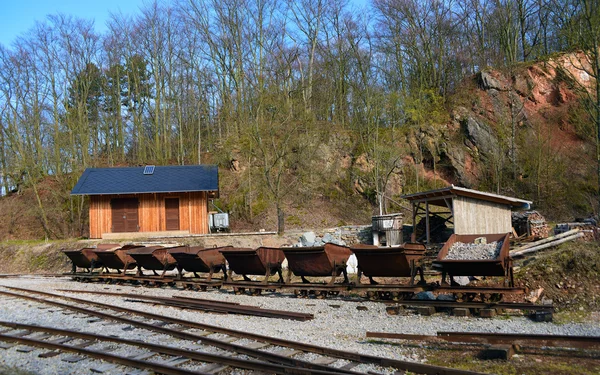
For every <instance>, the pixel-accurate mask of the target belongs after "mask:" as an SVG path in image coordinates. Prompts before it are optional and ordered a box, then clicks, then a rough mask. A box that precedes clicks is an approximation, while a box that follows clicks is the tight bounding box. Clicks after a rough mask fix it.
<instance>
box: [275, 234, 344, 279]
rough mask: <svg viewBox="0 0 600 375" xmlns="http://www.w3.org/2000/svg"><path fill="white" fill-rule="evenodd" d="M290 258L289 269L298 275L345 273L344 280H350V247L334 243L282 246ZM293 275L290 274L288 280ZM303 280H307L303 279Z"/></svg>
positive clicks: (288, 258) (320, 275)
mask: <svg viewBox="0 0 600 375" xmlns="http://www.w3.org/2000/svg"><path fill="white" fill-rule="evenodd" d="M282 250H283V253H284V254H285V257H286V259H287V260H288V268H289V271H290V272H292V273H293V274H294V275H296V276H301V277H305V276H316V277H324V276H332V279H331V281H330V283H333V281H334V280H335V277H336V276H339V275H340V274H342V273H344V281H345V282H348V277H347V274H346V264H347V262H348V258H349V257H350V255H352V252H351V251H350V248H348V247H346V246H341V245H335V244H332V243H326V244H325V246H318V247H289V248H282ZM290 277H291V275H290V274H288V281H289V279H290ZM303 281H305V280H304V279H303Z"/></svg>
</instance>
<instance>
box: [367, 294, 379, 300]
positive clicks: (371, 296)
mask: <svg viewBox="0 0 600 375" xmlns="http://www.w3.org/2000/svg"><path fill="white" fill-rule="evenodd" d="M367 298H368V299H370V300H371V301H375V300H376V299H377V292H367Z"/></svg>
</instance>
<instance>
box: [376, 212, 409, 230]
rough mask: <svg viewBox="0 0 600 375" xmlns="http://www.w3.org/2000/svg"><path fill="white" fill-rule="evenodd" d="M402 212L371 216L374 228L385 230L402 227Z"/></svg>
mask: <svg viewBox="0 0 600 375" xmlns="http://www.w3.org/2000/svg"><path fill="white" fill-rule="evenodd" d="M402 216H403V215H402V214H389V215H379V216H373V217H372V218H371V221H372V228H373V230H376V231H379V232H383V231H388V230H392V229H396V230H397V229H402Z"/></svg>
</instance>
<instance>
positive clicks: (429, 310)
mask: <svg viewBox="0 0 600 375" xmlns="http://www.w3.org/2000/svg"><path fill="white" fill-rule="evenodd" d="M417 313H418V314H419V315H424V316H430V315H433V314H435V307H433V306H417Z"/></svg>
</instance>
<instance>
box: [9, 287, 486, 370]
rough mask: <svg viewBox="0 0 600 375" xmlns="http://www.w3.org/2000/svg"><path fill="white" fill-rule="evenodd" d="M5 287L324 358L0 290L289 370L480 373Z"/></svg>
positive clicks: (13, 295) (17, 296) (10, 295)
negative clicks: (282, 352) (361, 366)
mask: <svg viewBox="0 0 600 375" xmlns="http://www.w3.org/2000/svg"><path fill="white" fill-rule="evenodd" d="M5 288H7V289H11V290H14V291H18V292H20V293H32V294H38V295H43V296H46V297H49V298H58V299H63V300H68V301H71V302H76V303H81V304H87V305H92V306H95V307H97V308H102V309H108V310H113V311H118V312H121V313H124V314H123V315H127V316H142V317H144V318H146V319H151V320H155V321H159V322H163V323H166V324H176V325H179V326H181V327H182V328H185V329H200V330H205V331H207V332H210V333H220V334H225V335H228V336H231V337H236V338H244V339H249V340H254V341H257V342H259V343H267V344H269V345H272V346H279V347H284V348H286V349H288V352H289V353H291V354H292V355H293V354H298V352H310V353H315V354H319V355H322V356H323V357H322V358H319V359H317V360H313V361H311V362H307V361H302V360H299V359H295V358H291V357H290V356H285V355H279V354H276V353H271V352H266V351H263V350H258V349H254V348H250V347H246V346H242V345H237V344H235V343H232V342H227V340H217V339H213V338H209V337H206V335H201V334H193V333H189V332H184V331H180V330H173V329H169V328H166V327H162V326H161V325H160V324H150V323H146V322H140V321H136V320H134V319H130V318H125V317H124V316H117V315H115V314H114V313H113V314H109V313H105V312H101V311H97V310H91V309H86V308H83V307H78V306H73V305H70V304H65V303H61V302H55V301H51V300H47V299H43V298H38V297H32V296H28V295H24V294H17V293H11V292H5V291H0V295H4V296H9V297H14V298H22V299H27V300H31V301H35V302H39V303H44V304H49V305H53V306H57V307H60V308H64V309H69V310H73V311H77V312H80V313H84V314H88V315H92V316H97V317H100V318H103V319H108V320H114V321H119V322H122V323H126V324H129V325H131V326H136V327H139V328H143V329H148V330H151V331H155V332H160V333H165V334H168V335H171V336H173V337H177V338H180V339H184V340H192V341H199V342H201V343H202V344H205V345H212V346H215V347H218V348H220V349H223V350H226V351H229V352H232V353H234V352H235V353H239V354H245V355H248V356H250V357H252V358H256V359H260V360H265V361H269V362H272V363H277V364H280V365H285V366H290V367H294V368H296V367H298V368H307V369H314V370H321V371H333V372H337V373H351V374H353V373H356V372H353V371H351V369H352V368H354V367H356V366H358V365H359V364H371V365H376V366H384V367H392V368H396V369H398V370H399V371H410V372H414V373H419V374H439V375H474V374H480V373H477V372H473V371H465V370H458V369H452V368H447V367H441V366H434V365H428V364H423V363H415V362H408V361H400V360H394V359H388V358H381V357H376V356H371V355H364V354H358V353H351V352H346V351H342V350H337V349H331V348H327V347H321V346H317V345H311V344H304V343H299V342H294V341H288V340H283V339H278V338H273V337H268V336H263V335H258V334H254V333H249V332H242V331H237V330H231V329H226V328H222V327H217V326H212V325H208V324H202V323H196V322H190V321H185V320H181V319H176V318H170V317H166V316H162V315H157V314H152V313H148V312H143V311H139V310H132V309H127V308H123V307H118V306H113V305H107V304H103V303H98V302H92V301H87V300H82V299H78V298H73V297H66V296H61V295H56V294H52V293H46V292H41V291H36V290H30V289H23V288H14V287H6V286H5ZM210 333H208V334H210ZM332 359H343V360H346V361H349V363H347V364H346V365H344V366H342V367H340V368H335V367H332V366H327V365H324V364H321V363H329V364H331V363H333V362H332V361H331V360H332Z"/></svg>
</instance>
